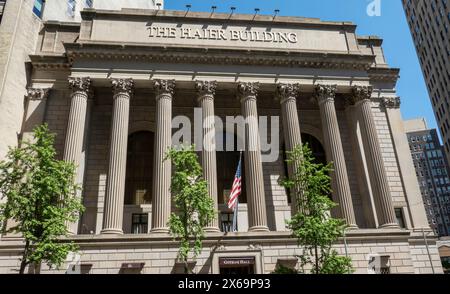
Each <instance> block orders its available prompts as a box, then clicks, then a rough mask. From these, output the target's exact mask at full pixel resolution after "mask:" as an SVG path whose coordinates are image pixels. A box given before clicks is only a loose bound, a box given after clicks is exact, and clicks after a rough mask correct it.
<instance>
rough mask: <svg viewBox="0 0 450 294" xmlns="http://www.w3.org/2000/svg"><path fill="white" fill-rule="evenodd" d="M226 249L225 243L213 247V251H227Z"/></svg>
mask: <svg viewBox="0 0 450 294" xmlns="http://www.w3.org/2000/svg"><path fill="white" fill-rule="evenodd" d="M226 250H227V247H225V245H223V244H220V245H218V246H216V247H215V248H214V249H213V251H226Z"/></svg>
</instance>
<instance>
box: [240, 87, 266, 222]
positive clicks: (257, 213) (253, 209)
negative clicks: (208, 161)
mask: <svg viewBox="0 0 450 294" xmlns="http://www.w3.org/2000/svg"><path fill="white" fill-rule="evenodd" d="M258 89H259V85H258V84H257V83H239V85H238V97H239V98H240V100H241V106H242V113H243V115H244V119H245V121H246V125H245V151H244V158H245V176H246V179H245V185H246V187H247V201H248V215H249V229H248V230H249V231H268V230H269V229H268V227H267V214H266V201H265V194H264V181H263V169H262V160H261V142H260V136H259V127H258V111H257V105H256V96H257V92H258Z"/></svg>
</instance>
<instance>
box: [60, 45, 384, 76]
mask: <svg viewBox="0 0 450 294" xmlns="http://www.w3.org/2000/svg"><path fill="white" fill-rule="evenodd" d="M64 46H65V48H66V52H67V57H68V61H69V63H71V64H72V63H73V62H74V61H76V60H77V59H96V60H99V59H100V60H124V61H140V62H162V63H200V64H204V63H208V64H209V63H213V64H225V65H230V64H233V65H260V66H283V67H307V68H333V69H352V70H361V71H367V70H369V69H370V67H371V65H372V64H373V62H374V59H375V56H373V55H367V54H349V53H337V52H305V51H279V50H259V49H258V50H256V49H242V48H238V47H236V48H230V47H228V48H225V47H224V48H222V47H221V48H204V47H180V46H175V45H173V46H161V45H126V44H106V43H65V44H64Z"/></svg>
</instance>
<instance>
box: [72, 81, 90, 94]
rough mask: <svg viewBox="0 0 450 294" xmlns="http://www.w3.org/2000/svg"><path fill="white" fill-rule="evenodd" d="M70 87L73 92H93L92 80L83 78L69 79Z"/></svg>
mask: <svg viewBox="0 0 450 294" xmlns="http://www.w3.org/2000/svg"><path fill="white" fill-rule="evenodd" d="M68 81H69V87H70V89H72V91H73V92H84V93H89V92H90V90H91V78H90V77H83V78H72V77H69V78H68Z"/></svg>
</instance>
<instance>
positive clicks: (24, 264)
mask: <svg viewBox="0 0 450 294" xmlns="http://www.w3.org/2000/svg"><path fill="white" fill-rule="evenodd" d="M29 247H30V241H26V242H25V250H24V251H23V255H22V261H21V262H20V270H19V274H20V275H23V274H24V273H25V268H26V267H27V265H28V262H27V258H26V257H27V255H28V250H29Z"/></svg>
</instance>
